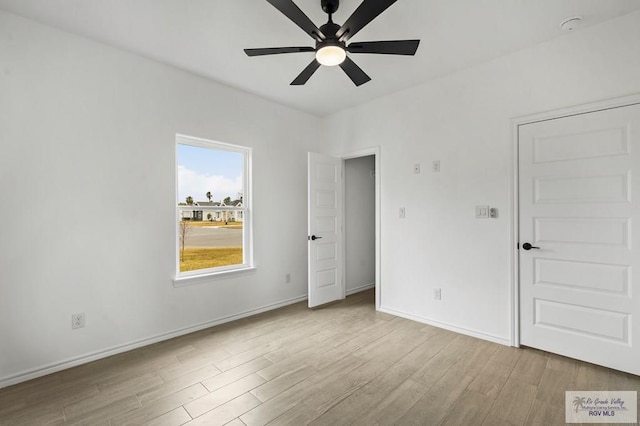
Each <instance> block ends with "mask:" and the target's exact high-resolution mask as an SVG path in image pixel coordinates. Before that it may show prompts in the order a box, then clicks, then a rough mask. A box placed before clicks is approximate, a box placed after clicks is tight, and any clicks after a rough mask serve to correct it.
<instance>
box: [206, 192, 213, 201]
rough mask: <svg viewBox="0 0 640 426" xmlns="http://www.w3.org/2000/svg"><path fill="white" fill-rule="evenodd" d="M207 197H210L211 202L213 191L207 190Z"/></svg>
mask: <svg viewBox="0 0 640 426" xmlns="http://www.w3.org/2000/svg"><path fill="white" fill-rule="evenodd" d="M207 198H208V199H209V202H211V199H212V198H213V194H212V193H211V191H209V192H207Z"/></svg>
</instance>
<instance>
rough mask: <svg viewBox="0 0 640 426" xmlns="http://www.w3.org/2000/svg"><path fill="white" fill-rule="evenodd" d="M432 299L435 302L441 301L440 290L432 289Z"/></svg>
mask: <svg viewBox="0 0 640 426" xmlns="http://www.w3.org/2000/svg"><path fill="white" fill-rule="evenodd" d="M433 298H434V299H435V300H442V289H440V288H434V289H433Z"/></svg>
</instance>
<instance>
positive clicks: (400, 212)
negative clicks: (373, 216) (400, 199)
mask: <svg viewBox="0 0 640 426" xmlns="http://www.w3.org/2000/svg"><path fill="white" fill-rule="evenodd" d="M398 215H399V216H400V219H404V218H405V217H406V211H405V209H404V207H400V210H399V211H398Z"/></svg>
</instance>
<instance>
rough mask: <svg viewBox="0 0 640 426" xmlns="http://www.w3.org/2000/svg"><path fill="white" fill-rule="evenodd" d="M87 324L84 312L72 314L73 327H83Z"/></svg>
mask: <svg viewBox="0 0 640 426" xmlns="http://www.w3.org/2000/svg"><path fill="white" fill-rule="evenodd" d="M84 325H85V319H84V312H81V313H79V314H73V315H71V328H72V329H74V330H75V329H76V328H82V327H84Z"/></svg>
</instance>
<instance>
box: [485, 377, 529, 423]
mask: <svg viewBox="0 0 640 426" xmlns="http://www.w3.org/2000/svg"><path fill="white" fill-rule="evenodd" d="M536 391H537V387H536V386H534V385H532V384H530V383H527V382H524V381H521V380H520V378H519V377H518V376H514V375H512V376H511V377H510V378H509V380H507V382H506V383H505V385H504V387H503V388H502V390H501V391H500V394H499V395H498V396H497V397H496V398H495V399H494V402H493V404H492V406H491V409H490V410H489V413H488V414H487V417H486V418H485V421H484V424H485V425H486V426H492V425H493V424H495V423H504V424H512V425H523V424H525V422H526V420H527V417H528V415H529V412H530V411H531V407H532V406H533V403H534V401H535V398H536Z"/></svg>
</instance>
